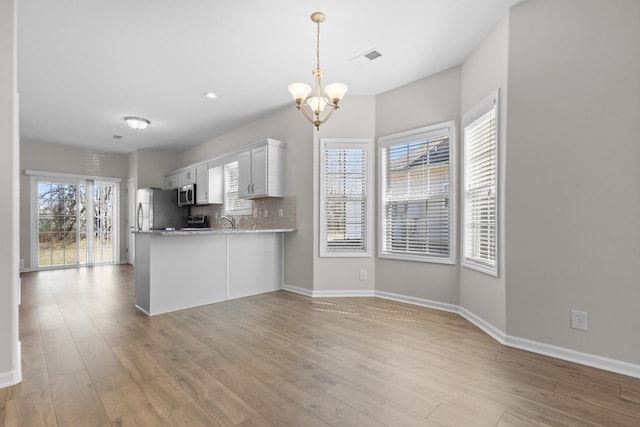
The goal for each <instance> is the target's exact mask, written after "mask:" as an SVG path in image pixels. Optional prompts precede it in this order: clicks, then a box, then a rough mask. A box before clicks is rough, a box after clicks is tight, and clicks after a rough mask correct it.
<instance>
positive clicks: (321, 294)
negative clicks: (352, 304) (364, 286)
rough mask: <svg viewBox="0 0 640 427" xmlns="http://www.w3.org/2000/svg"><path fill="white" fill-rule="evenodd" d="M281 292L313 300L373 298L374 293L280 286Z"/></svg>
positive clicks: (371, 291)
mask: <svg viewBox="0 0 640 427" xmlns="http://www.w3.org/2000/svg"><path fill="white" fill-rule="evenodd" d="M282 290H283V291H289V292H293V293H295V294H300V295H304V296H307V297H313V298H343V297H375V296H376V293H375V291H373V290H370V291H369V290H367V291H359V290H352V291H312V290H310V289H306V288H299V287H297V286H292V285H282Z"/></svg>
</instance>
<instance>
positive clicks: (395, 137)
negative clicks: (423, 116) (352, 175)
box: [377, 120, 457, 265]
mask: <svg viewBox="0 0 640 427" xmlns="http://www.w3.org/2000/svg"><path fill="white" fill-rule="evenodd" d="M444 130H447V131H448V134H449V218H448V221H449V224H448V225H449V256H447V257H441V256H435V255H430V254H424V255H413V254H403V253H397V252H391V251H386V250H385V207H386V200H385V180H386V173H387V171H386V169H385V156H384V149H385V148H387V147H391V146H394V145H402V144H408V143H411V142H415V141H419V140H421V139H426V138H429V137H433V136H437V135H438V134H441V133H442V132H443V131H444ZM377 153H378V171H379V173H378V197H379V202H378V257H379V258H387V259H395V260H402V261H417V262H426V263H434V264H448V265H455V264H456V258H457V252H456V251H457V237H456V236H457V233H456V229H457V227H456V211H457V185H456V182H457V161H456V159H457V157H456V153H457V150H456V125H455V120H449V121H445V122H440V123H435V124H432V125H428V126H423V127H420V128H416V129H411V130H407V131H403V132H398V133H394V134H391V135H386V136H383V137H380V138H378V149H377Z"/></svg>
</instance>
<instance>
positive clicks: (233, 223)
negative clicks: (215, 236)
mask: <svg viewBox="0 0 640 427" xmlns="http://www.w3.org/2000/svg"><path fill="white" fill-rule="evenodd" d="M220 219H222V220H223V221H228V222H229V225H231V229H232V230H235V229H236V219H235V218H233V217H229V216H226V215H222V218H220Z"/></svg>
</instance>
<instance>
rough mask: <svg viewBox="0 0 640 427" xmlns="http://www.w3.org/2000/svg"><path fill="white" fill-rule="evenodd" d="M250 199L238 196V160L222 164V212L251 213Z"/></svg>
mask: <svg viewBox="0 0 640 427" xmlns="http://www.w3.org/2000/svg"><path fill="white" fill-rule="evenodd" d="M252 208H253V203H252V202H251V200H245V199H239V198H238V162H237V161H235V162H231V163H227V164H225V165H224V214H225V215H251V211H252Z"/></svg>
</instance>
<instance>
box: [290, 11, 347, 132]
mask: <svg viewBox="0 0 640 427" xmlns="http://www.w3.org/2000/svg"><path fill="white" fill-rule="evenodd" d="M311 20H312V21H313V22H315V23H316V25H317V38H316V69H315V70H313V71H312V74H313V77H314V79H315V91H314V92H313V93H311V87H310V86H309V85H307V84H305V83H292V84H290V85H289V92H290V93H291V96H293V99H294V100H295V101H296V108H297V109H298V110H300V111H302V114H304V116H305V117H306V118H307V120H309V122H311V123H312V124H313V125H314V126H315V127H316V129H317V130H320V125H321V124H323V123H325V122H326V121H327V120H329V118H330V117H331V115H332V114H333V112H334V111H335V110H337V109H338V108H339V107H338V103H339V102H340V100H341V99H342V97H343V96H344V94H345V93H346V92H347V90H349V88H348V87H347V85H345V84H343V83H332V84H329V85H327V86H326V87H325V88H324V91H325V93H326V95H325V94H324V93H323V92H322V89H321V87H322V84H321V80H322V69H320V23H321V22H324V20H325V15H324V13H322V12H314V13H312V14H311ZM325 107H329V112H328V113H327V115H326V116H325V117H324V118H320V114H321V113H322V111H323V110H324V108H325ZM307 108H308V109H309V111H307Z"/></svg>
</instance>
